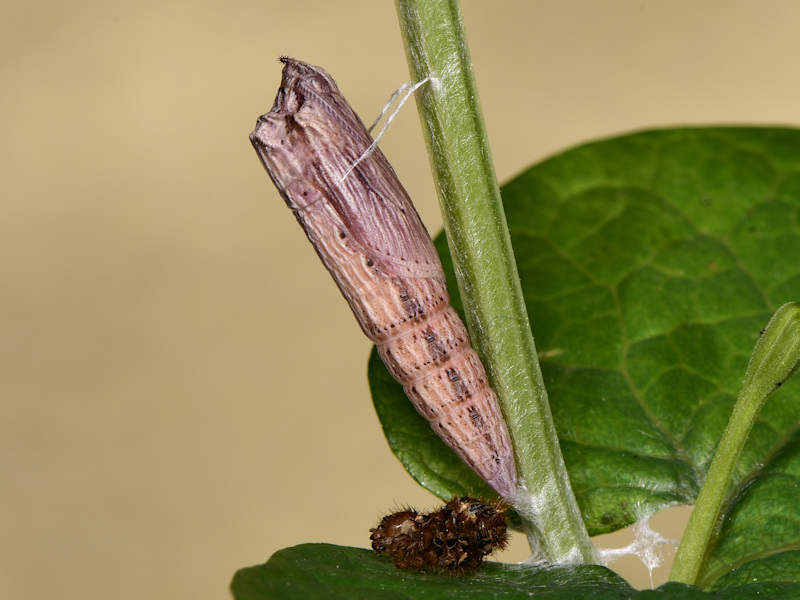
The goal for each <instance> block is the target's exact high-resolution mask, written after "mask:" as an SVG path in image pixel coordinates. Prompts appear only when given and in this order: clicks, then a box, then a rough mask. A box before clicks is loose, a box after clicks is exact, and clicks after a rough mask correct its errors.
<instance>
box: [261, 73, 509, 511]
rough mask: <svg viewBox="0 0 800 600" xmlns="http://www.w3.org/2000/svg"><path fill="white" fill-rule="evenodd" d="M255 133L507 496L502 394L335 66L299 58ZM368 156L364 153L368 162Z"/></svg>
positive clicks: (387, 347)
mask: <svg viewBox="0 0 800 600" xmlns="http://www.w3.org/2000/svg"><path fill="white" fill-rule="evenodd" d="M281 61H282V62H283V63H284V65H285V66H284V68H283V79H282V81H281V86H280V89H279V90H278V95H277V97H276V98H275V104H274V106H273V107H272V110H271V111H270V112H268V113H267V114H265V115H263V116H261V117H259V119H258V122H257V125H256V129H255V131H254V132H253V133H252V134H251V135H250V140H251V141H252V143H253V146H254V147H255V149H256V152H257V153H258V156H259V158H260V159H261V162H262V163H263V165H264V167H265V168H266V170H267V172H268V173H269V175H270V177H271V178H272V181H273V182H274V183H275V186H276V187H277V188H278V190H279V191H280V193H281V195H282V196H283V198H284V200H285V201H286V204H287V205H288V206H289V208H291V209H292V211H293V212H294V215H295V217H296V218H297V220H298V221H299V223H300V225H301V226H302V227H303V229H304V230H305V232H306V235H307V236H308V239H309V240H310V241H311V243H312V244H313V245H314V248H316V250H317V254H319V257H320V258H321V259H322V262H323V263H324V264H325V266H326V267H327V269H328V271H330V273H331V275H332V276H333V278H334V280H335V281H336V283H337V285H338V286H339V289H340V290H341V292H342V294H343V295H344V297H345V299H346V300H347V302H348V303H349V304H350V308H351V309H352V310H353V314H355V317H356V319H357V320H358V323H359V324H360V325H361V328H362V329H363V330H364V333H366V334H367V336H368V337H369V338H370V339H371V340H372V341H373V342H375V344H376V345H377V347H378V352H379V354H380V356H381V358H382V359H383V362H384V363H385V364H386V367H387V368H388V369H389V371H390V372H391V374H392V376H393V377H394V378H395V379H397V381H399V382H400V383H401V384H403V387H404V389H405V391H406V394H407V395H408V397H409V398H410V399H411V401H412V402H413V403H414V406H415V407H416V409H417V411H418V412H419V413H420V414H421V415H422V416H424V417H425V418H426V419H427V420H428V421H429V422H430V424H431V427H432V428H433V429H434V431H436V433H437V434H439V436H441V438H442V439H443V440H444V441H445V443H447V445H448V446H450V447H451V448H452V449H453V450H455V452H456V453H457V454H458V455H459V456H460V457H461V459H462V460H464V462H465V463H467V464H468V465H469V466H470V467H471V468H472V469H473V470H474V471H475V472H476V473H477V474H478V475H479V476H480V477H482V478H483V479H484V480H485V481H486V482H487V483H488V484H489V485H490V486H491V487H492V489H494V490H495V491H496V492H497V493H498V494H500V495H501V496H502V497H504V498H511V497H512V495H513V493H514V490H515V489H516V477H517V474H516V468H515V463H514V454H513V451H512V447H511V442H510V439H509V435H508V429H507V428H506V424H505V421H504V420H503V417H502V415H501V413H500V407H499V404H498V401H497V396H496V395H495V393H494V391H493V390H492V389H491V388H490V387H489V384H488V378H487V375H486V371H485V369H484V367H483V364H482V363H481V361H480V359H479V358H478V355H477V354H476V353H475V351H474V350H473V349H472V347H471V346H470V344H469V336H468V335H467V330H466V328H465V326H464V323H463V322H462V321H461V318H460V317H459V316H458V313H456V311H455V310H454V309H453V308H452V307H451V306H450V296H449V294H448V292H447V287H446V285H445V277H444V272H443V270H442V265H441V263H440V262H439V257H438V255H437V253H436V249H435V248H434V246H433V243H432V242H431V238H430V236H429V235H428V232H427V231H426V229H425V227H424V225H423V224H422V221H420V218H419V216H418V215H417V211H416V210H415V209H414V206H413V204H412V203H411V199H410V198H409V197H408V194H407V193H406V191H405V190H404V189H403V186H402V185H401V184H400V182H399V181H398V179H397V176H396V175H395V172H394V170H393V169H392V167H391V165H390V164H389V162H388V161H387V160H386V157H385V156H384V155H383V153H382V152H381V151H380V149H378V148H375V149H374V151H372V152H371V153H369V154H368V155H366V156H364V154H365V152H366V151H367V149H368V148H369V147H370V145H371V144H372V141H373V140H372V138H371V137H370V135H369V132H368V131H367V129H366V127H364V124H363V123H362V122H361V119H359V118H358V116H357V115H356V113H355V112H354V111H353V109H352V108H351V107H350V105H349V104H348V103H347V100H345V98H344V96H342V94H341V92H339V89H338V87H337V86H336V82H335V81H334V80H333V79H332V78H331V76H330V75H328V74H327V73H326V72H325V71H323V70H322V69H320V68H318V67H314V66H312V65H309V64H307V63H304V62H300V61H298V60H294V59H291V58H281ZM359 159H360V160H359Z"/></svg>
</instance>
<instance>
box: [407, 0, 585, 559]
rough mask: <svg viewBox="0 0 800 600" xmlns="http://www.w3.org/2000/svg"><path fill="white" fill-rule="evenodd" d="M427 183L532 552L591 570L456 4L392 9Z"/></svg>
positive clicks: (446, 0) (415, 1)
mask: <svg viewBox="0 0 800 600" xmlns="http://www.w3.org/2000/svg"><path fill="white" fill-rule="evenodd" d="M396 4H397V10H398V14H399V18H400V24H401V29H402V31H403V37H404V42H405V47H406V55H407V58H408V64H409V69H410V71H411V76H412V78H413V79H414V80H415V81H422V80H424V79H426V78H428V77H430V79H431V81H430V83H428V84H427V85H425V86H423V87H422V88H421V89H420V92H418V94H417V106H418V108H419V112H420V116H421V120H422V124H423V129H424V131H425V137H426V141H427V144H428V150H429V155H430V159H431V165H432V169H433V172H434V179H435V182H436V186H437V188H438V191H439V201H440V204H441V207H442V213H443V217H444V226H445V231H446V232H447V238H448V242H449V244H450V248H451V251H452V255H453V262H454V264H455V268H456V275H457V278H458V285H459V288H460V290H461V296H462V299H463V302H464V307H465V309H466V320H467V325H468V327H469V330H470V334H471V337H472V343H473V346H474V347H475V349H476V350H477V351H478V353H479V354H480V356H481V358H482V359H483V361H484V364H485V365H486V367H487V370H488V372H489V375H490V378H491V380H492V386H493V387H494V389H495V391H496V392H497V393H498V396H499V397H500V401H501V406H502V410H503V414H504V416H505V418H506V421H507V423H508V428H509V431H510V433H511V437H512V440H513V443H514V448H515V455H516V461H517V471H518V476H519V485H520V487H519V490H518V493H517V496H516V499H515V502H514V507H515V508H516V509H517V510H518V511H519V513H520V514H521V515H522V517H523V519H525V529H526V532H527V533H528V539H529V541H530V543H531V548H532V549H533V550H534V552H535V553H536V552H541V554H543V558H545V559H546V560H548V561H551V562H554V563H569V562H573V563H575V562H584V563H586V562H594V561H595V554H594V548H593V546H592V543H591V541H590V540H589V536H588V534H587V532H586V527H585V525H584V523H583V520H582V519H581V515H580V511H579V510H578V506H577V502H576V500H575V495H574V493H573V492H572V488H571V487H570V484H569V478H568V475H567V471H566V468H565V466H564V460H563V458H562V456H561V450H560V448H559V444H558V438H557V437H556V430H555V426H554V425H553V419H552V415H551V412H550V405H549V403H548V400H547V393H546V391H545V388H544V382H543V380H542V374H541V370H540V368H539V361H538V359H537V356H536V347H535V346H534V342H533V335H532V334H531V329H530V324H529V323H528V315H527V312H526V309H525V301H524V299H523V296H522V289H521V287H520V283H519V275H518V273H517V267H516V263H515V261H514V255H513V251H512V249H511V240H510V237H509V233H508V226H507V224H506V220H505V214H504V212H503V206H502V201H501V199H500V189H499V187H498V184H497V177H496V175H495V172H494V166H493V165H492V160H491V154H490V151H489V146H488V143H487V141H486V140H487V136H486V131H485V127H484V123H483V116H482V114H481V110H480V106H479V103H478V94H477V88H476V85H475V80H474V77H473V73H472V63H471V61H470V57H469V50H468V48H467V43H466V37H465V34H464V29H463V25H462V21H461V9H460V6H459V3H458V1H457V0H396Z"/></svg>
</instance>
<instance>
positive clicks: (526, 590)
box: [231, 544, 800, 600]
mask: <svg viewBox="0 0 800 600" xmlns="http://www.w3.org/2000/svg"><path fill="white" fill-rule="evenodd" d="M231 590H232V592H233V596H234V598H236V600H283V599H285V600H315V599H317V598H319V599H320V600H336V599H339V598H341V599H342V600H359V599H362V598H363V599H364V600H372V599H373V598H377V599H381V600H384V599H386V600H406V599H411V598H418V599H430V600H433V599H437V598H459V599H461V600H471V599H478V598H493V599H500V598H508V599H511V598H537V600H573V599H574V598H586V599H587V600H625V599H628V598H631V599H640V600H645V599H647V598H658V599H659V600H671V599H675V600H677V599H681V600H712V599H717V600H740V599H741V600H745V599H751V598H752V599H755V598H770V599H773V600H778V599H783V598H785V599H787V600H788V599H790V598H796V597H798V596H797V595H798V594H799V593H800V585H781V584H757V585H745V586H741V587H737V588H731V589H728V590H725V591H724V592H718V593H716V594H713V595H712V594H709V593H706V592H703V591H701V590H699V589H698V588H695V587H692V586H688V585H684V584H678V583H668V584H666V585H663V586H661V587H660V588H659V589H658V590H644V591H636V590H634V589H633V588H632V587H630V586H629V585H628V584H627V583H626V582H625V581H624V580H623V579H621V578H620V577H619V576H618V575H617V574H616V573H614V572H613V571H611V570H609V569H607V568H605V567H600V566H597V565H576V566H560V567H537V566H530V565H509V564H503V563H495V562H487V563H484V564H483V565H482V566H481V568H480V569H479V570H478V571H477V572H476V573H472V574H468V575H449V574H442V573H420V572H409V571H398V570H397V569H395V567H394V565H393V564H392V561H391V559H389V558H388V557H385V556H377V555H375V554H374V553H372V552H371V551H369V550H364V549H361V548H348V547H344V546H332V545H329V544H303V545H300V546H295V547H293V548H286V549H285V550H281V551H279V552H276V553H275V554H274V555H273V556H272V558H270V559H269V561H268V562H267V563H266V564H263V565H258V566H255V567H249V568H246V569H241V570H240V571H239V572H238V573H236V576H235V577H234V579H233V583H232V584H231Z"/></svg>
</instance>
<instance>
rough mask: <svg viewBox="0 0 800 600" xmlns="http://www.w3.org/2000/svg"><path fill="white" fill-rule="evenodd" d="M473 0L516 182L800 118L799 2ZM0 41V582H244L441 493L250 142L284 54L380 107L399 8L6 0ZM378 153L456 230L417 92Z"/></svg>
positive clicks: (155, 593)
mask: <svg viewBox="0 0 800 600" xmlns="http://www.w3.org/2000/svg"><path fill="white" fill-rule="evenodd" d="M464 16H465V21H466V27H467V31H468V34H469V37H470V41H471V50H472V55H473V60H474V64H475V70H476V76H477V79H478V84H479V87H480V91H481V99H482V102H483V107H484V110H485V115H486V121H487V127H488V131H489V135H490V139H491V145H492V149H493V153H494V158H495V162H496V165H497V171H498V174H499V176H500V179H501V181H502V180H505V179H508V178H509V177H511V176H512V175H514V174H515V173H517V172H519V171H521V170H522V169H524V168H525V167H526V166H527V165H529V164H531V163H532V162H534V161H538V160H540V159H541V158H543V157H545V156H547V155H549V154H552V153H554V152H557V151H560V150H562V149H564V148H566V147H568V146H571V145H574V144H578V143H581V142H583V141H586V140H589V139H592V138H596V137H598V136H608V135H613V134H617V133H620V132H625V131H629V130H631V129H638V128H644V127H651V126H669V125H677V124H707V123H758V124H788V125H797V124H798V123H800V102H799V101H798V98H799V97H800V69H798V68H797V57H798V56H800V3H797V2H794V1H791V0H786V1H775V0H773V1H772V2H769V3H763V2H757V1H755V0H747V1H744V0H713V1H712V0H708V1H701V2H697V1H696V0H680V1H679V0H671V1H670V2H663V0H653V1H638V2H635V1H623V0H606V1H603V2H587V1H576V0H566V1H565V0H558V1H555V0H551V1H549V2H545V1H530V0H528V1H510V0H509V1H493V2H488V1H480V0H465V1H464ZM0 44H2V53H0V75H1V76H2V78H1V81H2V84H0V127H1V131H2V133H1V134H0V159H1V160H0V173H1V174H2V175H1V176H0V198H1V199H2V201H1V202H0V211H1V212H0V243H2V253H0V274H1V278H0V402H2V415H3V418H2V422H1V423H0V597H3V598H15V599H29V598H36V599H39V598H41V599H45V598H59V599H61V600H72V599H78V598H81V599H84V598H115V599H117V600H127V599H134V598H161V597H164V598H166V597H173V598H193V599H196V600H203V599H211V598H226V597H228V594H229V593H228V591H227V587H228V585H229V582H230V579H231V577H232V576H233V573H234V571H235V570H236V569H237V568H239V567H243V566H248V565H252V564H256V563H259V562H263V561H264V560H266V559H267V558H268V557H269V556H270V555H271V554H272V553H273V552H274V551H276V550H278V549H280V548H283V547H286V546H291V545H295V544H300V543H304V542H332V543H337V544H346V545H355V546H362V547H366V546H368V529H369V527H370V526H372V525H373V523H374V522H375V521H376V519H377V518H378V517H379V516H380V514H381V513H382V512H384V511H385V510H386V509H388V508H391V507H392V506H393V505H395V504H401V503H402V504H412V505H418V506H420V507H421V508H428V507H430V506H431V505H432V504H433V503H434V498H433V497H432V496H431V495H430V494H428V493H427V492H425V491H424V490H422V489H421V488H419V487H418V486H417V485H416V484H415V483H414V482H413V481H412V480H411V479H410V477H409V476H407V475H406V474H405V472H404V471H403V469H402V468H401V466H400V465H399V463H398V462H397V461H396V459H395V458H394V457H393V456H392V454H391V453H390V451H389V449H388V447H387V445H386V443H385V441H384V439H383V434H382V432H381V430H380V427H379V425H378V422H377V419H376V417H375V415H374V412H373V409H372V406H371V403H370V398H369V393H368V389H367V383H366V379H365V371H366V359H367V356H368V352H369V343H368V342H367V340H366V339H365V338H364V337H363V336H362V334H361V332H360V330H359V329H358V327H357V326H356V324H355V321H354V319H353V317H352V316H351V314H350V311H349V309H348V308H347V305H346V303H345V302H344V301H343V300H342V298H341V297H340V296H339V294H338V291H337V290H336V288H335V286H334V285H333V283H332V282H331V281H330V278H329V277H328V275H327V274H326V273H325V272H324V270H323V268H322V266H321V265H320V264H319V263H318V260H317V257H316V255H315V254H314V251H313V249H312V248H311V246H310V245H309V244H308V243H307V241H306V240H305V237H304V236H303V234H302V232H301V230H300V229H299V228H298V226H297V225H296V223H295V221H294V218H293V217H292V215H291V214H290V212H289V211H288V210H287V209H286V207H285V206H284V204H283V201H282V200H281V199H280V197H279V196H278V194H277V192H276V191H275V189H274V188H273V187H272V185H271V183H270V182H269V180H268V178H267V176H266V174H265V173H264V172H263V170H262V168H261V166H260V165H259V162H258V160H257V158H256V156H255V153H254V152H253V150H252V148H251V146H250V144H249V142H248V140H247V135H248V134H249V132H250V131H251V130H252V128H253V126H254V124H255V119H256V117H257V116H258V115H260V114H262V113H264V112H266V111H267V110H268V109H269V108H270V107H271V105H272V101H273V98H274V95H275V92H276V90H277V86H278V83H279V80H280V65H279V64H278V63H277V62H276V60H275V59H276V57H277V56H278V55H280V54H289V55H291V56H295V57H297V58H300V59H302V60H306V61H308V62H311V63H314V64H317V65H321V66H323V67H324V68H325V69H327V70H328V71H329V72H330V73H331V74H333V76H334V77H335V78H336V79H337V80H338V82H339V84H340V87H341V89H342V90H343V92H344V93H345V95H346V96H347V97H348V98H349V99H350V101H351V102H352V104H353V106H354V107H355V108H356V110H357V111H358V112H360V113H361V114H362V116H364V120H365V121H368V122H369V121H371V120H372V118H373V116H374V115H376V114H377V113H378V112H379V111H380V109H381V108H382V106H383V105H384V102H385V101H386V100H387V98H388V97H389V95H390V94H391V93H392V92H393V91H394V90H395V89H396V88H397V87H398V86H399V85H400V84H402V83H403V82H405V81H406V80H407V79H408V71H407V67H406V64H405V57H404V54H403V49H402V45H401V40H400V34H399V31H398V26H397V21H396V16H395V9H394V5H393V3H392V2H390V1H389V0H382V1H378V0H360V1H356V0H352V1H331V0H320V1H310V0H309V1H298V0H295V1H294V2H286V1H281V2H278V1H277V0H261V1H258V2H256V1H251V0H228V1H226V2H219V1H216V2H212V1H205V2H184V1H181V0H159V1H158V2H152V1H148V0H139V1H137V2H133V1H130V0H115V1H111V2H99V1H95V2H92V1H85V0H84V1H80V0H78V1H76V2H69V3H66V2H52V1H51V2H48V1H46V0H45V1H44V2H23V1H21V0H6V1H5V2H3V3H2V4H0ZM382 146H383V148H384V151H385V152H386V154H387V155H388V156H389V158H390V160H391V161H392V162H393V163H394V165H395V167H396V169H397V171H398V173H399V174H400V177H401V179H402V180H403V181H404V182H405V184H406V185H407V187H408V188H409V192H410V193H411V196H412V197H413V198H415V199H416V202H417V206H418V208H419V210H420V213H421V214H422V217H423V219H424V220H425V222H426V223H427V224H428V226H429V228H430V229H431V231H432V232H436V231H438V230H439V229H440V227H441V220H440V217H439V216H438V207H437V204H436V200H435V197H434V193H433V190H432V184H431V178H430V175H429V171H428V163H427V158H426V156H425V150H424V145H423V142H422V138H421V134H420V128H419V122H418V119H417V116H416V112H415V107H414V106H413V103H409V104H408V105H407V106H406V108H405V109H404V110H403V112H402V114H401V115H400V116H399V117H398V118H397V120H396V121H395V123H394V125H393V127H392V129H391V131H390V133H389V134H388V135H387V136H386V137H385V138H384V141H383V142H382ZM685 514H686V511H685V510H684V511H683V512H682V513H681V514H680V518H685ZM659 518H660V519H661V520H662V521H665V520H666V519H664V518H663V517H659ZM680 518H679V521H680ZM673 535H677V533H673ZM518 537H519V536H518ZM524 556H525V548H524V540H521V539H518V540H517V541H515V544H514V548H513V549H512V551H511V552H509V553H507V555H506V556H505V557H502V556H501V558H505V559H506V560H519V559H521V558H523V557H524ZM637 569H638V570H637ZM631 573H632V574H633V575H631V576H632V577H636V578H639V579H638V580H637V582H638V584H639V585H646V575H645V573H644V570H643V568H641V567H640V566H639V567H636V566H633V567H631V571H630V572H628V574H629V575H630V574H631ZM642 577H645V579H642ZM661 577H662V580H663V576H661Z"/></svg>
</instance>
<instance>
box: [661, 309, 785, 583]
mask: <svg viewBox="0 0 800 600" xmlns="http://www.w3.org/2000/svg"><path fill="white" fill-rule="evenodd" d="M798 364H800V303H798V302H790V303H788V304H784V305H783V306H781V307H780V308H779V309H778V310H777V312H776V313H775V315H774V316H773V317H772V319H771V320H770V322H769V324H768V325H767V327H766V328H765V329H764V331H763V332H762V335H761V337H760V338H759V340H758V342H757V343H756V347H755V349H754V350H753V356H752V357H751V358H750V364H749V365H748V367H747V372H746V373H745V378H744V383H743V384H742V391H741V392H739V398H738V399H737V400H736V404H735V405H734V407H733V413H732V414H731V418H730V420H729V421H728V425H727V427H726V428H725V432H724V433H723V434H722V439H721V440H720V442H719V446H717V451H716V453H715V454H714V459H713V460H712V462H711V467H710V468H709V469H708V475H706V480H705V481H704V482H703V487H702V488H701V489H700V494H699V495H698V496H697V502H695V505H694V510H693V511H692V516H691V517H690V518H689V523H688V524H687V525H686V531H685V532H684V534H683V539H682V540H681V544H680V546H678V551H677V553H676V554H675V562H673V563H672V572H671V573H670V580H672V581H681V582H683V583H688V584H692V585H701V584H702V581H701V579H702V577H701V575H700V572H701V568H702V566H703V559H704V558H705V555H706V552H707V550H708V542H709V540H710V539H711V536H712V534H713V533H714V529H715V527H717V524H718V523H719V519H720V517H721V514H720V513H721V510H722V505H723V503H724V501H725V498H726V497H727V494H728V490H729V489H730V484H731V477H732V476H733V471H734V468H735V467H736V463H737V462H738V461H739V455H740V454H741V453H742V448H743V447H744V444H745V442H746V441H747V438H748V436H749V435H750V430H751V429H752V428H753V423H755V420H756V418H757V417H758V414H759V412H760V411H761V407H762V406H764V402H766V400H767V398H768V397H769V396H770V394H772V392H774V391H775V390H777V389H778V388H779V387H780V386H781V385H783V384H784V383H785V382H786V381H787V380H788V379H789V378H790V377H791V376H792V375H794V374H795V373H796V372H797V368H798Z"/></svg>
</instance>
